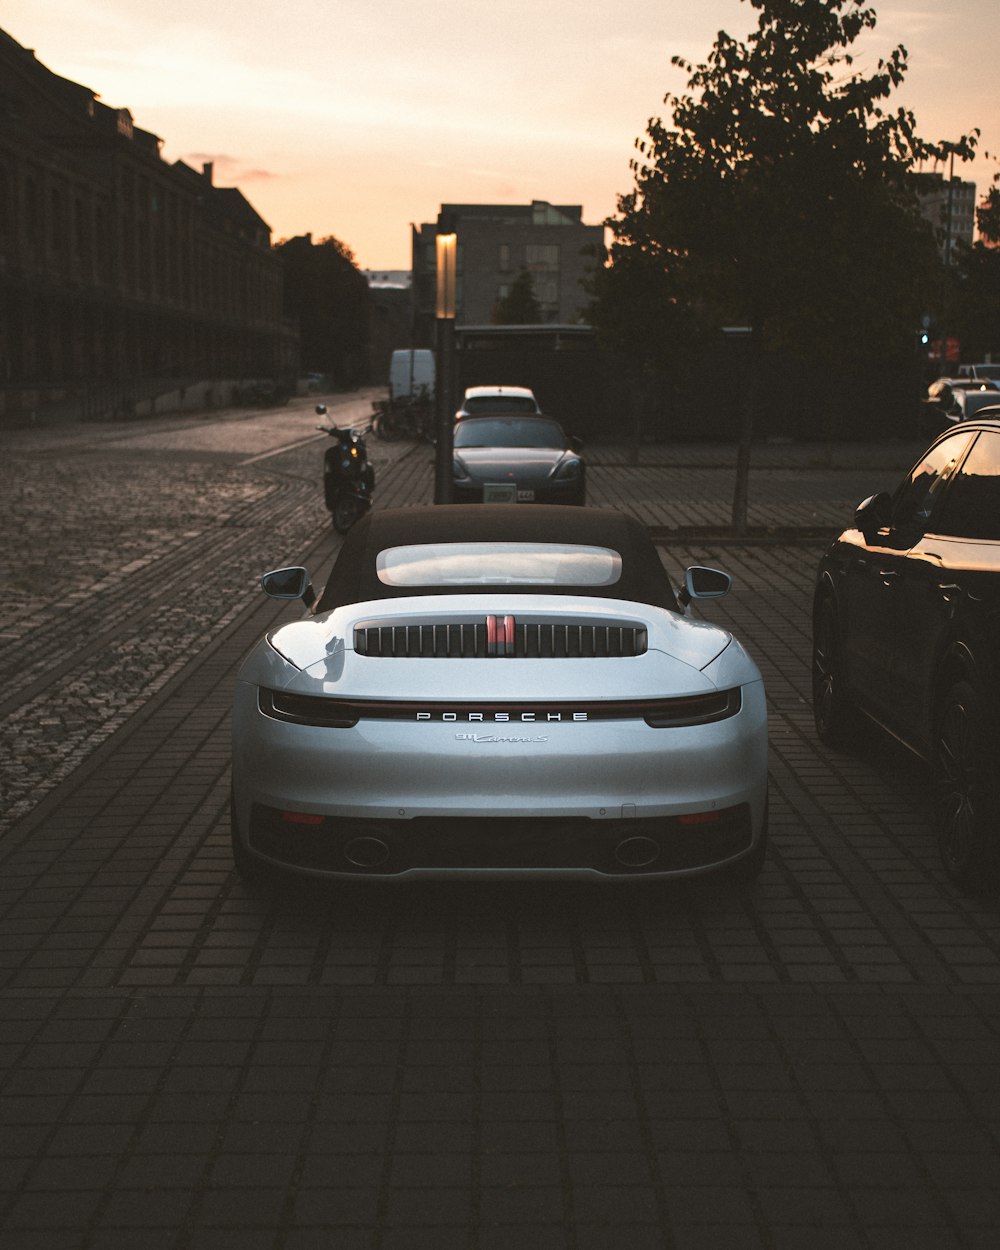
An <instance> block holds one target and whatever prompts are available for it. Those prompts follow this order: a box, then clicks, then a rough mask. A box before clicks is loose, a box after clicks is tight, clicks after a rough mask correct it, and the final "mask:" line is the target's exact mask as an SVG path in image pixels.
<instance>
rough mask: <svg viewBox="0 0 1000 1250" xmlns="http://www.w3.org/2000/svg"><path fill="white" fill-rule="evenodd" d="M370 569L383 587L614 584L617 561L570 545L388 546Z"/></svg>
mask: <svg viewBox="0 0 1000 1250" xmlns="http://www.w3.org/2000/svg"><path fill="white" fill-rule="evenodd" d="M375 568H376V572H377V574H378V579H379V581H380V582H382V583H383V584H384V585H386V586H406V587H409V586H506V585H516V586H527V585H532V586H547V587H555V586H576V587H583V586H613V585H615V583H616V582H618V581H619V579H620V578H621V572H622V558H621V555H620V554H619V553H618V552H617V551H615V550H613V549H612V548H610V547H590V546H584V545H582V544H575V543H573V544H570V543H530V542H458V543H434V544H433V545H428V544H419V545H414V546H412V547H388V548H386V550H384V551H380V552H379V553H378V556H377V557H376V561H375Z"/></svg>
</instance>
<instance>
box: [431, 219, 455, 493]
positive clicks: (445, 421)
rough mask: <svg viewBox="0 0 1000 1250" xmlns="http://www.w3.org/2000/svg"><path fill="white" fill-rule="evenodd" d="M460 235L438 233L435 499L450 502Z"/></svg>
mask: <svg viewBox="0 0 1000 1250" xmlns="http://www.w3.org/2000/svg"><path fill="white" fill-rule="evenodd" d="M457 252H458V236H457V235H455V234H439V235H438V236H437V306H436V310H435V313H436V323H435V325H436V331H437V334H436V338H437V387H436V389H437V452H436V455H435V459H434V502H435V503H451V493H452V492H451V486H452V422H453V414H454V411H455V397H454V388H455V284H456V276H457Z"/></svg>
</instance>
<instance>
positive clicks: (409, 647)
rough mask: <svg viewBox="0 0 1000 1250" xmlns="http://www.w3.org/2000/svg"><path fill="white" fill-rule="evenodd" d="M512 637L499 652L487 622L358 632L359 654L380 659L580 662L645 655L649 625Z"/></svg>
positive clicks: (605, 624) (527, 626)
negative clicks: (496, 657)
mask: <svg viewBox="0 0 1000 1250" xmlns="http://www.w3.org/2000/svg"><path fill="white" fill-rule="evenodd" d="M513 635H514V637H513V645H511V643H510V642H506V643H501V644H500V646H499V648H498V647H497V645H496V643H495V641H494V640H493V639H492V638H491V637H490V631H489V630H488V628H487V624H486V621H485V620H483V621H477V622H461V621H453V622H422V623H416V624H407V625H395V624H388V623H382V622H378V621H369V622H365V623H364V624H363V625H359V626H357V627H356V629H355V630H354V649H355V651H356V652H357V653H358V654H359V655H367V656H377V657H378V658H379V659H415V658H426V659H453V660H467V659H469V660H471V659H486V658H487V657H488V656H492V655H502V656H504V657H505V658H514V659H546V660H570V659H574V660H575V659H603V658H606V657H608V656H636V655H645V653H646V648H647V645H648V644H647V637H646V629H645V626H643V625H637V624H624V625H623V624H621V623H620V622H618V621H596V622H595V621H588V622H585V623H577V622H567V621H529V622H525V623H523V624H521V623H518V624H516V625H515V626H514V630H513Z"/></svg>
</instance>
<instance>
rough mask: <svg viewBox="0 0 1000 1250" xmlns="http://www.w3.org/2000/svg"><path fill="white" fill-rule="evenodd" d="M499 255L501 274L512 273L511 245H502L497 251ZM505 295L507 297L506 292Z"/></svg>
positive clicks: (498, 262)
mask: <svg viewBox="0 0 1000 1250" xmlns="http://www.w3.org/2000/svg"><path fill="white" fill-rule="evenodd" d="M497 253H498V254H497V269H499V270H500V272H501V273H508V272H509V271H510V244H509V243H501V244H500V246H499V248H498V249H497ZM503 293H504V295H506V294H507V292H506V290H505V291H504V292H503Z"/></svg>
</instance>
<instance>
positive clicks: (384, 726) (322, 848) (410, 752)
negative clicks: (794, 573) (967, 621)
mask: <svg viewBox="0 0 1000 1250" xmlns="http://www.w3.org/2000/svg"><path fill="white" fill-rule="evenodd" d="M262 580H263V586H264V589H265V590H266V591H267V592H268V593H269V594H271V595H273V596H274V597H276V598H279V599H297V598H301V599H303V600H304V602H305V604H306V606H307V608H308V609H309V612H308V614H307V615H306V616H305V618H304V619H302V620H297V621H293V622H290V623H288V624H285V625H282V626H280V627H279V628H277V629H275V630H274V631H273V632H272V633H270V634H269V635H268V636H267V637H266V638H265V639H264V640H263V641H261V642H260V643H259V644H258V645H257V646H256V647H255V649H254V650H253V651H252V652H251V653H250V655H249V656H248V657H247V659H246V661H245V662H244V664H243V667H242V669H241V670H240V673H239V678H238V682H237V687H236V693H235V699H234V706H233V810H232V815H233V822H232V828H233V853H234V857H235V860H236V864H237V867H238V868H239V869H240V871H241V872H244V873H245V874H248V875H249V874H253V875H255V876H258V877H260V876H264V877H266V876H267V875H268V874H269V873H271V872H273V871H275V870H276V869H279V868H284V869H293V870H297V871H300V872H305V873H311V874H318V875H323V876H338V877H347V876H354V877H357V876H362V877H383V878H397V879H414V878H418V877H431V876H436V877H445V876H459V875H467V876H483V875H490V874H492V875H494V876H512V875H517V876H521V877H555V876H559V877H578V878H589V879H595V880H596V879H601V878H605V879H607V878H618V879H626V880H628V879H635V878H638V877H651V876H664V877H667V876H679V875H685V874H692V873H700V872H703V871H705V870H708V869H715V868H721V867H728V868H730V869H731V870H732V871H733V872H734V873H736V874H738V875H741V876H744V877H753V876H754V875H756V873H757V872H758V871H759V869H760V867H761V865H762V863H763V860H764V854H765V847H766V837H767V724H766V709H765V701H764V686H763V682H762V679H761V675H760V673H759V671H758V669H757V667H756V665H755V664H754V662H753V661H752V660H751V658H750V657H749V655H748V654H747V652H746V651H745V650H744V649H743V647H742V646H741V645H740V644H739V642H737V641H736V639H735V638H734V637H733V636H732V634H731V633H729V632H728V631H727V630H725V629H721V628H719V627H718V626H716V625H712V624H708V623H706V622H704V621H701V620H697V619H693V618H692V617H691V616H690V615H689V614H688V607H689V604H690V601H691V599H692V598H699V597H703V598H708V597H716V596H718V595H721V594H725V593H726V591H727V590H728V589H729V587H730V584H731V582H730V578H729V577H728V575H727V574H725V573H722V572H720V571H718V570H715V569H707V568H700V567H695V568H690V569H688V570H687V572H686V574H685V578H684V585H683V586H682V587H681V588H680V589H679V590H675V589H674V588H673V587H672V585H671V582H670V580H669V578H668V576H667V574H666V572H665V570H664V568H663V565H662V564H661V562H660V559H659V556H658V554H657V551H656V548H655V547H654V546H653V544H652V542H651V541H650V539H649V536H648V534H647V533H646V531H645V529H644V528H643V527H642V526H641V525H640V524H638V522H636V521H634V520H633V519H632V518H630V517H627V516H625V515H624V514H622V513H619V512H614V511H610V510H603V509H581V508H575V507H569V506H566V507H560V506H551V505H548V506H542V505H532V504H527V505H524V506H521V507H517V508H511V507H508V506H505V505H503V504H497V505H489V504H487V505H482V504H480V505H475V504H465V505H456V506H453V507H449V508H429V507H428V508H399V509H390V510H385V511H382V512H373V513H369V514H368V516H366V517H365V518H364V519H362V520H361V521H359V522H358V523H357V524H356V525H355V526H354V528H353V529H352V530H351V531H350V533H349V534H348V536H347V538H346V539H345V541H344V545H343V547H342V548H341V551H340V554H339V555H338V557H337V559H336V561H335V563H334V566H333V570H332V573H331V575H330V579H329V581H328V582H327V584H326V587H325V589H324V590H323V593H322V595H320V596H319V598H318V599H317V598H316V595H315V592H314V591H313V589H312V587H311V586H310V584H309V577H308V574H307V573H306V570H305V569H301V568H289V569H279V570H277V571H275V572H273V573H268V574H266V575H265V576H264V578H263V579H262Z"/></svg>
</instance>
